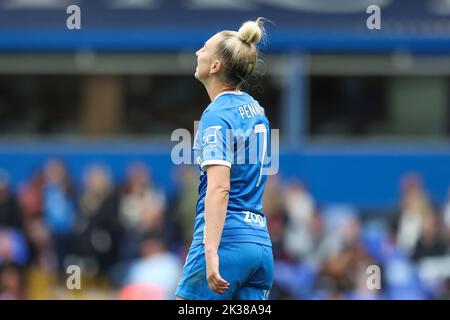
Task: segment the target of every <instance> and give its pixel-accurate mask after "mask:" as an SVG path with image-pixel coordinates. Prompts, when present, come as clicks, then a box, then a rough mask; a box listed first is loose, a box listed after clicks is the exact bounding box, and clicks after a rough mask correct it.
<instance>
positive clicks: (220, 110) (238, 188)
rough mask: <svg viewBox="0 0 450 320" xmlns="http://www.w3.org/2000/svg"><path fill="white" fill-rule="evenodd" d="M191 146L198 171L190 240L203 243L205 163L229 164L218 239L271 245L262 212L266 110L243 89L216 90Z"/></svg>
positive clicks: (267, 132)
mask: <svg viewBox="0 0 450 320" xmlns="http://www.w3.org/2000/svg"><path fill="white" fill-rule="evenodd" d="M193 149H194V159H195V161H196V162H197V163H198V165H199V166H200V170H201V173H200V185H199V189H198V192H199V198H198V201H197V207H196V219H195V227H194V240H193V244H198V243H204V228H205V219H204V213H205V196H206V188H207V184H208V177H207V172H206V167H207V166H208V165H225V166H228V167H229V168H230V193H229V200H228V208H227V215H226V220H225V225H224V228H223V233H222V239H221V242H222V243H225V242H253V243H259V244H263V245H268V246H271V241H270V237H269V233H268V231H267V223H266V217H265V216H264V214H263V211H262V209H263V208H262V197H263V193H264V188H265V185H266V180H267V176H266V175H265V174H264V170H263V169H264V164H265V163H267V160H268V157H267V153H268V150H270V126H269V121H268V119H267V117H266V116H265V113H264V109H263V108H262V107H261V106H260V105H259V103H258V102H257V101H256V100H255V99H253V98H252V97H251V96H250V95H248V94H247V93H245V92H239V91H238V92H224V93H221V94H219V95H218V96H217V97H216V98H215V99H214V101H212V102H211V103H210V104H209V105H208V107H207V108H206V109H205V111H204V112H203V114H202V116H201V119H200V122H199V125H198V130H197V133H196V136H195V141H194V148H193Z"/></svg>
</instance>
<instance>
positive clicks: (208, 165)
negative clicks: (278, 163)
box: [176, 18, 273, 300]
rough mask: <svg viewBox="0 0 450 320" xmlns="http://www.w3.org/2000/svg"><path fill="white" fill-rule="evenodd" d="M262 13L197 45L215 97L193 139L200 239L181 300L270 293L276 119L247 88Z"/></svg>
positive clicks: (201, 70) (202, 75)
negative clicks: (266, 207)
mask: <svg viewBox="0 0 450 320" xmlns="http://www.w3.org/2000/svg"><path fill="white" fill-rule="evenodd" d="M264 32H265V31H264V28H263V24H262V19H261V18H258V19H257V20H256V21H247V22H245V23H244V24H243V25H242V26H241V28H240V29H239V31H237V32H236V31H227V30H225V31H221V32H219V33H217V34H215V35H214V36H213V37H211V38H210V39H209V40H208V41H206V43H205V44H204V46H203V47H202V48H201V49H200V50H198V51H197V52H196V55H197V68H196V71H195V77H196V78H197V79H198V80H199V81H201V82H202V83H203V85H204V86H205V88H206V91H207V92H208V95H209V97H210V99H211V103H210V104H209V105H208V107H207V108H206V109H205V110H204V112H203V114H202V116H201V119H200V123H199V128H198V131H197V133H196V137H195V142H194V148H193V149H194V157H195V160H196V161H197V162H198V164H199V165H200V169H201V174H200V186H199V199H198V201H197V208H196V218H195V227H194V238H193V241H192V245H191V247H190V249H189V253H188V257H187V259H186V263H185V265H184V270H183V274H182V277H181V281H180V282H179V284H178V288H177V290H176V297H177V299H201V300H209V299H236V300H244V299H245V300H260V299H267V298H268V295H269V291H270V289H271V287H272V278H273V255H272V244H271V241H270V237H269V233H268V231H267V226H266V218H265V217H264V214H263V213H262V196H263V192H264V187H265V185H266V176H265V175H264V174H263V173H264V170H263V167H264V161H265V159H267V150H268V146H269V141H270V139H269V131H270V130H269V121H268V120H267V117H266V116H265V114H264V109H263V108H262V107H261V106H260V105H259V103H258V102H257V101H256V100H254V99H253V98H252V97H251V96H250V95H248V94H247V93H244V92H242V91H240V88H241V86H242V84H243V83H244V82H245V81H246V79H248V77H249V76H250V75H251V74H252V72H253V69H254V67H255V64H256V62H257V58H258V49H257V48H256V44H257V43H258V42H259V41H260V40H261V38H262V37H263V36H264Z"/></svg>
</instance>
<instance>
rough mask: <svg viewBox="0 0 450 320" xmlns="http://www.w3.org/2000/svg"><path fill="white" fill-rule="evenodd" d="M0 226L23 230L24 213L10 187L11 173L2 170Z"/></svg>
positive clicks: (0, 179)
mask: <svg viewBox="0 0 450 320" xmlns="http://www.w3.org/2000/svg"><path fill="white" fill-rule="evenodd" d="M0 227H10V228H15V229H17V230H22V231H23V227H24V226H23V214H22V211H21V210H20V207H19V205H18V203H17V201H16V198H15V196H14V194H13V193H12V192H11V190H10V188H9V175H8V173H7V172H6V171H4V170H0Z"/></svg>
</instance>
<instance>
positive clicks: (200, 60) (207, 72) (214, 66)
mask: <svg viewBox="0 0 450 320" xmlns="http://www.w3.org/2000/svg"><path fill="white" fill-rule="evenodd" d="M220 41H221V36H220V35H219V34H215V35H214V36H212V37H211V38H210V39H209V40H208V41H206V42H205V44H204V46H203V47H202V48H200V49H199V50H198V51H197V52H196V53H195V54H196V56H197V68H196V69H195V78H197V79H198V80H200V81H201V82H202V83H204V84H205V82H208V79H209V78H210V77H211V76H213V75H214V74H217V73H218V72H219V71H220V70H221V67H222V62H221V61H220V60H219V59H217V56H216V49H217V45H218V43H219V42H220Z"/></svg>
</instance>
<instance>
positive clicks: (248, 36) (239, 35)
mask: <svg viewBox="0 0 450 320" xmlns="http://www.w3.org/2000/svg"><path fill="white" fill-rule="evenodd" d="M263 22H264V18H258V19H256V20H255V21H246V22H244V23H243V24H242V26H241V27H240V28H239V30H238V31H230V30H224V31H221V32H220V33H219V34H220V35H221V36H222V37H223V38H222V41H221V42H220V43H219V44H218V48H217V55H218V56H219V57H220V58H221V59H222V61H223V64H224V77H225V79H224V80H225V81H226V82H230V83H232V84H234V85H236V86H240V84H242V82H245V81H246V79H247V78H248V77H249V76H250V75H251V74H252V72H253V70H254V68H255V65H256V62H257V60H258V48H257V47H256V45H257V44H258V43H259V42H260V41H261V40H262V39H263V38H264V37H265V34H266V33H265V29H264V25H263Z"/></svg>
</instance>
